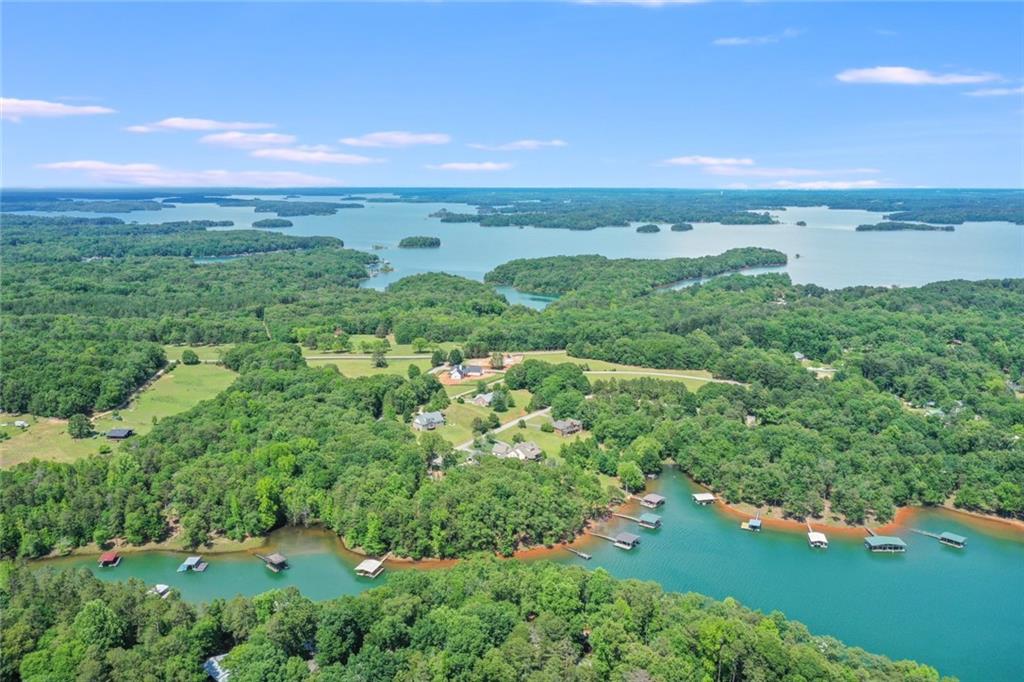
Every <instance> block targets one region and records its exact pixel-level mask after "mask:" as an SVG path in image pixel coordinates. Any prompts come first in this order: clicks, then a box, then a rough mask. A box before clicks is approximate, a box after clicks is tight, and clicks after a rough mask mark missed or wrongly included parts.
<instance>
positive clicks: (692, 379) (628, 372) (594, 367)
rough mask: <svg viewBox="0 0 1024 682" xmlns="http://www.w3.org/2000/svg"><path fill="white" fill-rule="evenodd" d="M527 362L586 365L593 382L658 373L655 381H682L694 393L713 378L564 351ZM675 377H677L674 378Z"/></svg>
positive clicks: (532, 357) (696, 372)
mask: <svg viewBox="0 0 1024 682" xmlns="http://www.w3.org/2000/svg"><path fill="white" fill-rule="evenodd" d="M526 359H527V360H543V361H544V362H552V363H560V362H572V363H574V364H577V365H584V366H586V368H587V370H586V371H587V376H588V378H589V379H590V380H591V381H598V380H600V379H615V378H622V379H639V378H640V377H643V376H651V375H650V374H647V373H649V372H656V373H657V374H656V375H654V376H652V378H654V379H664V380H666V381H681V382H683V383H684V384H686V387H687V388H688V389H690V390H692V391H695V390H697V389H698V388H700V387H701V386H703V385H704V384H706V383H707V382H708V381H709V380H711V379H712V378H713V377H712V376H711V372H708V371H706V370H703V369H653V368H650V367H638V366H636V365H623V364H619V363H617V362H606V361H604V360H590V359H587V358H572V357H569V355H568V354H567V353H566V352H565V351H564V350H563V351H551V352H550V353H538V354H536V355H532V354H531V355H527V356H526ZM596 372H615V373H614V374H603V373H602V374H597V373H596ZM672 375H675V376H672Z"/></svg>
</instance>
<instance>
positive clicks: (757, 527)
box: [740, 512, 761, 533]
mask: <svg viewBox="0 0 1024 682" xmlns="http://www.w3.org/2000/svg"><path fill="white" fill-rule="evenodd" d="M740 528H741V529H743V530H749V531H751V532H754V533H760V532H761V513H760V512H758V514H757V516H755V517H754V518H752V519H750V520H749V521H744V522H743V523H741V524H740Z"/></svg>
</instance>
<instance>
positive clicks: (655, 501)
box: [640, 493, 665, 509]
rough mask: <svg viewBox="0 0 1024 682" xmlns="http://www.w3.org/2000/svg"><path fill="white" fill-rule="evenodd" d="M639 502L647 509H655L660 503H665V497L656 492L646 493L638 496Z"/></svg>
mask: <svg viewBox="0 0 1024 682" xmlns="http://www.w3.org/2000/svg"><path fill="white" fill-rule="evenodd" d="M640 504H642V505H643V506H645V507H647V508H648V509H657V508H658V507H660V506H661V505H663V504H665V497H664V496H663V495H658V494H656V493H648V494H647V495H644V496H643V497H641V498H640Z"/></svg>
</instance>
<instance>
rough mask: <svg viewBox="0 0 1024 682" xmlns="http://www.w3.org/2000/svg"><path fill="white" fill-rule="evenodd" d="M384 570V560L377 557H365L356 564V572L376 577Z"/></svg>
mask: <svg viewBox="0 0 1024 682" xmlns="http://www.w3.org/2000/svg"><path fill="white" fill-rule="evenodd" d="M383 570H384V562H383V561H378V560H377V559H364V560H363V561H362V562H360V564H359V565H358V566H356V573H357V574H359V575H367V576H370V577H371V578H376V577H377V576H378V575H380V572H381V571H383Z"/></svg>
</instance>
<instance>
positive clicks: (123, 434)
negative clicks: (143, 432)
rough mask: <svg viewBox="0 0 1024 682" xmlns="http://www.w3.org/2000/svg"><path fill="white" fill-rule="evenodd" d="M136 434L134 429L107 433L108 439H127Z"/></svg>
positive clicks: (111, 430)
mask: <svg viewBox="0 0 1024 682" xmlns="http://www.w3.org/2000/svg"><path fill="white" fill-rule="evenodd" d="M133 433H135V431H134V430H132V429H110V430H109V431H107V438H127V437H128V436H130V435H132V434H133Z"/></svg>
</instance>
